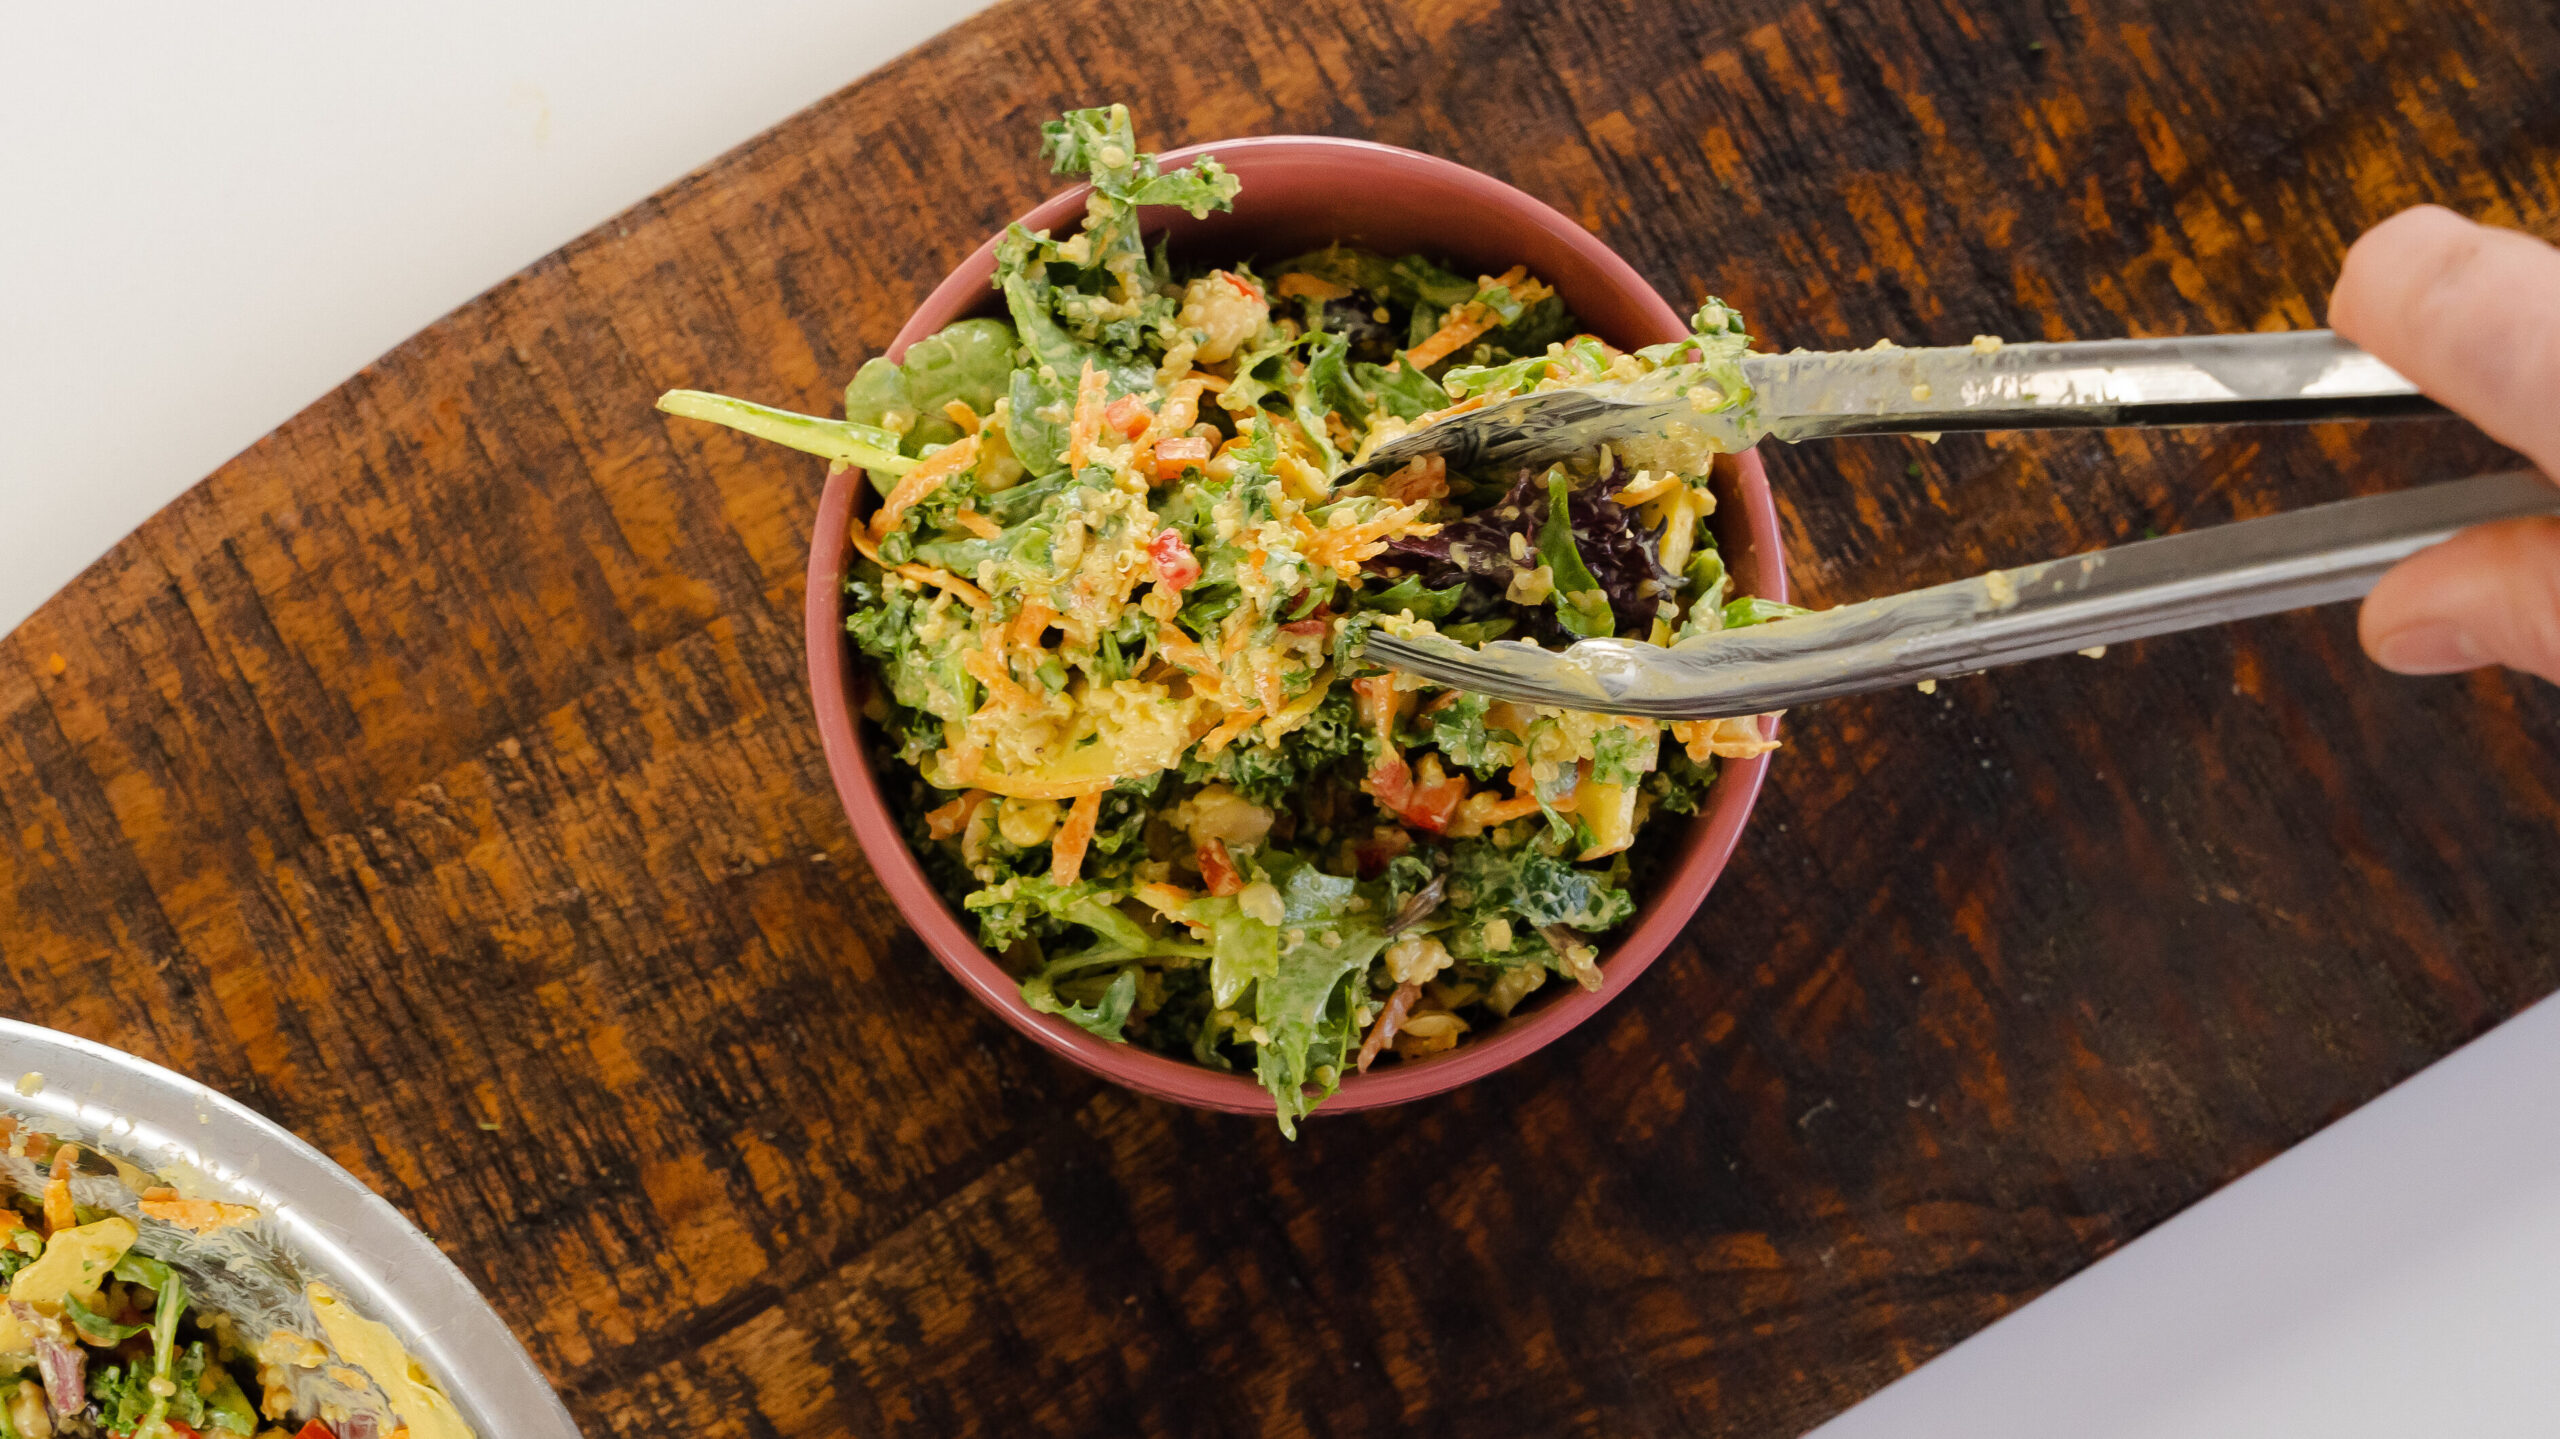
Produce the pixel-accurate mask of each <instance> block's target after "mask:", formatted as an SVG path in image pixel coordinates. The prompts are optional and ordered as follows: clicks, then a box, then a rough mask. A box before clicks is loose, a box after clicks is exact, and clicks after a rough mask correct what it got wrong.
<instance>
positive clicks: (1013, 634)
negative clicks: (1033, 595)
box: [1004, 600, 1058, 650]
mask: <svg viewBox="0 0 2560 1439" xmlns="http://www.w3.org/2000/svg"><path fill="white" fill-rule="evenodd" d="M1057 622H1058V612H1057V611H1056V610H1053V609H1051V608H1049V606H1048V603H1047V602H1046V601H1043V600H1024V601H1023V602H1022V613H1020V614H1018V615H1015V616H1014V617H1013V624H1012V626H1011V628H1009V629H1007V630H1006V631H1005V637H1004V638H1005V643H1007V644H1009V645H1012V646H1013V647H1014V648H1016V649H1024V650H1030V649H1038V648H1039V647H1040V636H1041V634H1042V632H1044V631H1046V630H1047V629H1048V628H1049V626H1051V625H1053V624H1056V623H1057Z"/></svg>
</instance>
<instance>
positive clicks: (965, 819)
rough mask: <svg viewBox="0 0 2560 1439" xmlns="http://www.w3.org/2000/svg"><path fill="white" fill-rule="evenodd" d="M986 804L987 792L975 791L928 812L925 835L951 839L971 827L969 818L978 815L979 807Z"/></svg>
mask: <svg viewBox="0 0 2560 1439" xmlns="http://www.w3.org/2000/svg"><path fill="white" fill-rule="evenodd" d="M986 802H987V792H986V791H985V790H982V789H973V790H971V791H969V792H968V793H967V794H964V795H962V796H960V797H959V798H958V799H955V800H953V801H952V802H951V803H949V804H946V805H944V806H942V807H941V808H939V809H929V810H926V811H925V815H924V829H925V833H927V834H929V835H932V836H933V837H934V838H935V839H949V838H951V837H952V836H953V835H955V834H958V833H959V832H960V831H962V830H964V829H967V828H968V827H969V816H971V815H973V814H976V813H977V812H978V806H980V805H982V804H985V803H986Z"/></svg>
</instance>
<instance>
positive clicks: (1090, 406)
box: [1067, 360, 1111, 470]
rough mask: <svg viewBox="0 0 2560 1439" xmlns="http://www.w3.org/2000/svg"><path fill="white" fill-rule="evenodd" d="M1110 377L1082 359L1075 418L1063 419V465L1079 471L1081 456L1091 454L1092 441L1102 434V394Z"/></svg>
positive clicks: (1082, 458)
mask: <svg viewBox="0 0 2560 1439" xmlns="http://www.w3.org/2000/svg"><path fill="white" fill-rule="evenodd" d="M1110 382H1111V379H1110V376H1108V375H1105V374H1104V373H1103V372H1102V371H1100V370H1097V369H1095V368H1094V367H1093V361H1091V360H1087V361H1085V362H1084V373H1083V374H1082V375H1080V376H1078V377H1077V379H1076V413H1075V418H1074V419H1072V420H1070V421H1068V422H1067V468H1068V469H1070V470H1081V469H1083V468H1084V462H1085V457H1086V456H1087V455H1090V454H1091V453H1093V442H1094V441H1095V440H1096V439H1097V438H1099V437H1100V436H1101V434H1102V394H1103V390H1104V389H1105V388H1106V387H1107V386H1108V385H1109V384H1110Z"/></svg>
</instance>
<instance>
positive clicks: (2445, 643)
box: [2373, 620, 2489, 675]
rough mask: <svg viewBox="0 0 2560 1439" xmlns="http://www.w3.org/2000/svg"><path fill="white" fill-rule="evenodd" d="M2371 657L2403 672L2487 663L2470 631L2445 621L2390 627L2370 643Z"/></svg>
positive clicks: (2439, 672) (2442, 671) (2445, 672)
mask: <svg viewBox="0 0 2560 1439" xmlns="http://www.w3.org/2000/svg"><path fill="white" fill-rule="evenodd" d="M2373 658H2374V660H2375V662H2376V663H2378V664H2380V665H2381V666H2382V667H2383V668H2384V669H2387V670H2396V671H2398V672H2399V673H2401V674H2404V675H2449V674H2453V673H2455V672H2456V671H2458V670H2476V669H2478V668H2480V667H2481V666H2482V665H2485V664H2487V663H2488V662H2489V657H2488V656H2487V655H2485V654H2482V653H2481V652H2480V646H2479V645H2478V644H2477V643H2475V642H2474V641H2473V640H2472V638H2471V635H2470V633H2469V632H2468V631H2466V630H2465V629H2463V627H2462V626H2460V625H2458V624H2454V623H2452V622H2451V621H2449V620H2437V621H2435V622H2434V623H2432V624H2419V625H2411V626H2409V627H2408V628H2407V629H2402V630H2394V631H2392V632H2391V633H2390V634H2387V635H2384V636H2383V637H2382V638H2380V639H2379V640H2376V641H2375V642H2374V646H2373Z"/></svg>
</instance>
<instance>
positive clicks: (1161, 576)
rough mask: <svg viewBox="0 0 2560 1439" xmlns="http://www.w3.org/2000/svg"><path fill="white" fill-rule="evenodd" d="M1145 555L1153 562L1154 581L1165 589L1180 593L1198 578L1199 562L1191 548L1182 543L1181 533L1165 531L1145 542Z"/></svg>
mask: <svg viewBox="0 0 2560 1439" xmlns="http://www.w3.org/2000/svg"><path fill="white" fill-rule="evenodd" d="M1147 554H1148V556H1149V557H1150V558H1152V559H1153V560H1154V561H1155V564H1156V580H1157V582H1158V583H1159V584H1162V585H1163V586H1164V587H1165V588H1166V589H1168V590H1172V591H1174V592H1176V593H1180V592H1181V590H1182V588H1183V587H1184V586H1185V585H1188V584H1190V583H1191V582H1192V581H1193V580H1196V579H1198V578H1200V560H1199V558H1198V557H1197V556H1195V555H1193V554H1192V553H1191V546H1189V545H1187V544H1184V543H1183V542H1182V532H1181V531H1180V530H1176V529H1170V528H1169V529H1167V530H1165V532H1164V533H1162V534H1160V535H1158V536H1156V537H1155V538H1154V539H1152V540H1149V541H1147Z"/></svg>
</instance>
